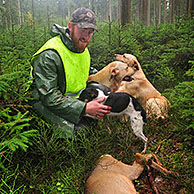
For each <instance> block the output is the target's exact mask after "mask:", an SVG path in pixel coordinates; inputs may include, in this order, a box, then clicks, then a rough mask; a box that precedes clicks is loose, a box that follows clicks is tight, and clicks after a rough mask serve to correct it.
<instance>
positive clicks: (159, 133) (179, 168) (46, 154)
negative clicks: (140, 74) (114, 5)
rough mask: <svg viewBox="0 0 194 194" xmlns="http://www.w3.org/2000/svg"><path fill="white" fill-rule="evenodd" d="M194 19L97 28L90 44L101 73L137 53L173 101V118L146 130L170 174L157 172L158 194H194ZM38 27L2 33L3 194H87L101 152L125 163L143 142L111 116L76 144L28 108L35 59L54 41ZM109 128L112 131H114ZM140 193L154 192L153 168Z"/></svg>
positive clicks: (0, 146)
mask: <svg viewBox="0 0 194 194" xmlns="http://www.w3.org/2000/svg"><path fill="white" fill-rule="evenodd" d="M193 29H194V21H193V19H185V18H182V19H181V20H180V21H179V22H177V23H175V24H166V25H159V26H152V27H144V26H142V25H140V24H131V25H129V26H125V27H121V26H120V25H118V24H116V23H114V22H113V23H104V24H100V25H99V32H98V33H95V35H94V38H93V40H92V41H91V44H90V46H89V49H90V52H91V56H92V65H93V66H94V67H96V68H97V69H101V68H102V67H104V66H105V65H107V64H108V63H109V62H111V61H114V60H115V59H114V54H115V53H121V54H123V53H131V54H133V55H135V56H136V57H137V58H138V60H139V62H140V64H141V66H142V68H143V70H144V72H145V74H146V76H147V78H148V79H149V80H150V81H151V82H152V84H153V85H154V86H155V87H156V88H157V89H158V90H159V91H160V92H161V93H162V94H163V95H164V96H165V97H167V98H168V99H169V101H170V102H171V108H170V112H169V118H167V119H166V120H151V119H148V121H147V124H146V125H145V127H144V133H145V135H146V136H147V137H148V138H149V143H148V150H147V152H148V153H149V152H150V153H156V156H157V157H158V159H159V161H160V162H161V163H162V164H163V166H164V167H165V168H167V169H168V170H170V171H172V172H174V175H173V176H165V175H163V174H161V173H159V172H156V171H154V172H153V177H154V180H155V184H156V187H157V189H158V191H159V192H160V193H163V194H167V193H169V194H171V193H180V194H191V193H194V186H193V182H194V155H193V150H194V141H193V140H194V119H193V118H194V111H193V108H194V100H193V99H194V81H193V80H194V79H193V78H194V54H193V53H194V31H193ZM49 37H50V36H49V34H48V33H47V32H45V31H43V29H42V28H41V26H37V28H36V34H34V31H33V29H32V28H31V26H27V25H26V26H22V27H20V28H16V27H15V29H14V30H13V29H12V30H10V31H3V32H1V33H0V40H1V41H0V47H1V52H0V137H1V138H0V193H3V194H8V193H28V194H29V193H33V194H34V193H45V194H46V193H52V194H53V193H66V194H74V193H75V194H77V193H83V192H84V184H85V181H86V179H87V177H88V176H89V174H90V173H91V171H92V170H93V168H94V167H95V165H96V162H97V159H98V158H99V157H100V156H101V155H102V154H106V153H108V154H111V155H112V156H113V157H115V158H117V159H118V160H122V161H123V162H125V163H127V164H131V163H132V162H133V161H134V155H135V153H136V152H141V151H142V150H143V146H144V145H143V142H142V140H141V139H138V138H136V137H135V135H134V134H133V132H132V130H131V128H130V124H129V123H124V122H121V121H120V120H119V119H118V118H110V119H105V121H104V122H103V121H100V122H99V123H98V125H97V126H91V127H90V128H88V129H85V131H84V132H80V134H77V136H76V137H75V138H74V139H59V138H58V137H57V134H56V135H54V134H53V133H52V129H51V127H50V126H49V124H48V123H46V122H45V121H44V120H42V119H41V118H40V117H39V116H38V115H36V114H35V113H34V112H33V111H32V109H31V107H30V106H29V105H28V103H27V101H28V98H29V97H28V94H27V93H26V88H27V85H28V84H27V82H28V80H29V71H30V63H29V59H30V57H31V56H32V54H33V53H34V52H35V51H36V50H37V49H38V48H39V47H40V46H41V45H42V44H43V43H44V41H45V40H47V39H48V38H49ZM109 129H110V130H111V131H109ZM134 184H135V186H136V188H137V190H138V192H139V193H140V194H145V193H154V191H153V190H152V188H151V187H150V185H149V182H148V180H147V171H146V169H145V171H144V172H143V173H142V175H141V176H140V177H139V179H138V180H136V181H135V182H134Z"/></svg>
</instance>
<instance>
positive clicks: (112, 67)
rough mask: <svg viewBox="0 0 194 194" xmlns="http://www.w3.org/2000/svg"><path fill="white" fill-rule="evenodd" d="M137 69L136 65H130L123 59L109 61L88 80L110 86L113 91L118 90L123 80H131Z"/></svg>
mask: <svg viewBox="0 0 194 194" xmlns="http://www.w3.org/2000/svg"><path fill="white" fill-rule="evenodd" d="M135 71H136V67H135V66H130V65H128V64H127V63H123V62H121V61H114V62H112V63H109V64H108V65H107V66H105V67H104V68H103V69H101V70H100V71H99V72H97V73H96V74H93V75H90V76H89V78H88V81H95V82H98V83H99V84H103V85H105V86H107V87H109V88H110V90H111V91H112V92H114V91H116V90H118V88H119V86H120V83H121V81H123V80H126V81H127V80H130V79H131V75H133V74H134V73H135Z"/></svg>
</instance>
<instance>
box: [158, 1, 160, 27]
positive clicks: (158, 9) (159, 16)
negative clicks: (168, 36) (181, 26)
mask: <svg viewBox="0 0 194 194" xmlns="http://www.w3.org/2000/svg"><path fill="white" fill-rule="evenodd" d="M160 24H161V0H158V25H160Z"/></svg>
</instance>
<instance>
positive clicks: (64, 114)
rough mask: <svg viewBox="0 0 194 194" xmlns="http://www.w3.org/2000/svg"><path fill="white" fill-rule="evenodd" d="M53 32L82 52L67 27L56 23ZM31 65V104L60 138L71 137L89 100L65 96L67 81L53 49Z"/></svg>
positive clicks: (38, 57)
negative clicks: (76, 46) (75, 44)
mask: <svg viewBox="0 0 194 194" xmlns="http://www.w3.org/2000/svg"><path fill="white" fill-rule="evenodd" d="M52 34H53V36H56V35H60V37H61V39H62V41H63V43H64V44H65V45H66V47H67V48H68V49H69V50H71V51H72V52H75V53H79V51H78V50H77V49H76V48H75V46H74V43H73V41H72V40H71V38H70V37H69V30H68V28H65V27H61V26H59V25H57V24H55V25H53V27H52ZM32 66H33V71H32V75H33V83H32V85H31V89H30V90H31V92H32V93H31V96H32V98H33V99H34V100H33V102H32V107H33V108H34V109H35V111H36V112H37V113H38V114H40V115H41V116H42V117H43V118H44V119H46V120H47V121H48V122H49V123H51V124H52V125H53V126H54V130H55V131H57V132H60V133H61V137H64V136H65V137H66V136H68V137H72V136H73V133H74V128H75V126H76V125H79V123H80V122H81V120H82V118H83V115H84V113H85V108H86V103H85V102H82V101H80V100H78V99H76V98H72V97H67V96H64V93H65V90H66V80H65V72H64V67H63V63H62V61H61V58H60V56H59V55H58V53H57V52H56V51H55V50H53V49H48V50H45V51H43V52H42V53H40V54H39V55H37V56H36V57H35V58H34V59H33V60H32Z"/></svg>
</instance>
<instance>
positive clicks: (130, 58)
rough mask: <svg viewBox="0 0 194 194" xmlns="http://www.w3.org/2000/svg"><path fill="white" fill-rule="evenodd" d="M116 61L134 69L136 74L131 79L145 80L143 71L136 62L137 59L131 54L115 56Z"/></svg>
mask: <svg viewBox="0 0 194 194" xmlns="http://www.w3.org/2000/svg"><path fill="white" fill-rule="evenodd" d="M115 57H116V60H119V61H122V62H124V63H127V64H128V65H129V66H130V67H132V68H135V69H136V71H137V72H136V73H135V75H134V76H133V78H134V79H135V78H137V79H140V78H145V74H144V73H143V70H142V68H141V65H140V63H139V62H138V60H137V58H136V57H135V56H134V55H131V54H127V53H125V54H123V55H120V54H115Z"/></svg>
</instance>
